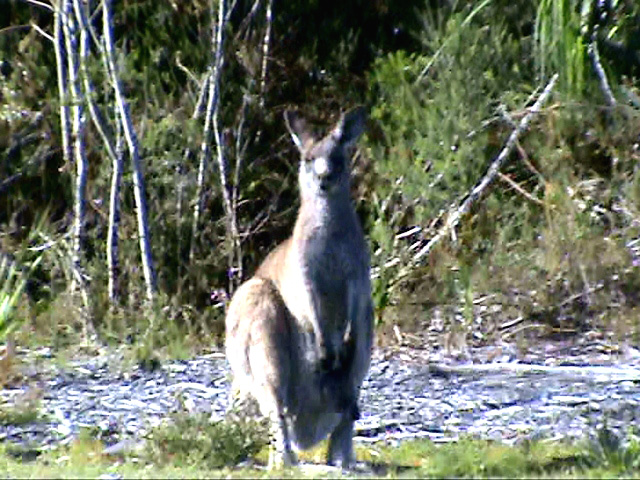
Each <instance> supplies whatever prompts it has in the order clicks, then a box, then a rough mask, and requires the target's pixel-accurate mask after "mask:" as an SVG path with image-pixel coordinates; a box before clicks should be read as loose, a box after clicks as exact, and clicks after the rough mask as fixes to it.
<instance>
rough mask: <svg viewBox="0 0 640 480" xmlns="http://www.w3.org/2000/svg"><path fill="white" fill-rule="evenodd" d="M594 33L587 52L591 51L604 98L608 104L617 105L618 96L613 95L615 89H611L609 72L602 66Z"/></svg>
mask: <svg viewBox="0 0 640 480" xmlns="http://www.w3.org/2000/svg"><path fill="white" fill-rule="evenodd" d="M595 31H597V29H596V30H594V34H593V37H592V39H591V42H590V43H589V48H588V49H587V52H588V53H589V58H591V62H592V63H593V69H594V70H595V72H596V76H597V77H598V82H599V83H600V90H602V93H603V94H604V98H605V99H606V101H607V105H609V106H610V107H615V106H616V105H617V103H618V102H617V101H616V97H615V96H614V95H613V91H612V90H611V86H610V85H609V80H607V74H606V72H605V71H604V68H603V67H602V63H601V62H600V54H599V53H598V42H597V39H596V34H595Z"/></svg>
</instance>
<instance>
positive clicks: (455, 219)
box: [413, 74, 558, 261]
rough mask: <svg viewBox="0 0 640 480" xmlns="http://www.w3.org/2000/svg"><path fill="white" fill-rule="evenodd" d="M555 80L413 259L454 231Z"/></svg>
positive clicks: (548, 93)
mask: <svg viewBox="0 0 640 480" xmlns="http://www.w3.org/2000/svg"><path fill="white" fill-rule="evenodd" d="M557 80H558V74H555V75H554V76H553V77H552V78H551V80H550V81H549V83H548V84H547V86H546V87H545V88H544V90H543V92H542V93H541V94H540V96H539V97H538V99H537V100H536V102H535V103H534V104H533V106H532V107H531V108H530V109H529V111H528V112H527V114H526V115H525V116H524V117H523V118H522V120H520V124H519V125H518V128H516V129H515V130H514V131H513V132H512V133H511V135H510V136H509V139H508V140H507V143H506V144H505V146H504V148H503V149H502V151H501V152H500V153H499V154H498V156H497V157H496V159H495V160H494V161H493V162H492V163H491V165H490V166H489V170H488V171H487V173H486V174H485V175H484V177H483V178H482V179H481V180H480V182H479V183H478V184H477V185H476V186H475V187H473V189H472V190H471V191H470V192H469V194H468V195H467V196H466V198H465V199H464V200H463V201H462V203H461V204H460V206H459V207H457V208H456V209H455V210H454V211H453V212H452V213H451V214H450V215H449V218H448V219H447V221H446V222H445V224H444V225H443V226H442V227H441V228H440V229H439V230H438V232H437V233H436V234H435V235H434V236H433V237H432V238H431V239H430V240H429V241H428V242H427V244H426V245H425V246H424V247H422V248H421V249H420V250H419V251H418V253H416V254H415V255H414V257H413V260H414V261H418V260H420V259H421V258H423V257H424V256H426V255H428V254H429V252H431V250H432V249H433V247H434V246H435V245H436V244H437V243H438V242H439V241H440V240H441V239H442V238H443V237H444V236H445V235H447V234H448V233H449V232H453V231H454V229H455V227H456V226H457V225H458V223H459V222H460V219H461V218H462V216H463V215H465V214H466V213H467V212H468V211H469V210H470V209H471V206H472V205H473V204H474V203H475V202H476V201H477V200H478V198H480V196H481V195H482V194H483V193H484V191H485V190H486V189H487V187H488V186H489V185H490V184H491V183H492V182H493V180H494V179H495V178H496V177H497V175H498V172H499V171H500V168H502V166H503V164H504V163H505V161H506V160H507V158H508V157H509V154H510V153H511V151H512V150H513V147H514V146H515V144H516V141H517V140H518V137H519V136H520V135H521V134H522V132H524V131H525V130H526V129H527V128H528V127H529V123H530V121H531V119H532V118H533V116H534V115H536V114H537V113H538V112H539V111H540V109H541V108H542V105H544V103H545V102H546V100H547V98H548V97H549V95H550V94H551V92H552V91H553V87H554V86H555V84H556V81H557Z"/></svg>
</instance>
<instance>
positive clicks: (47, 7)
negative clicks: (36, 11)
mask: <svg viewBox="0 0 640 480" xmlns="http://www.w3.org/2000/svg"><path fill="white" fill-rule="evenodd" d="M22 1H23V2H25V3H30V4H31V5H35V6H36V7H40V8H44V9H45V10H49V11H50V12H54V11H55V9H54V8H53V5H51V4H49V3H45V2H40V1H39V0H22Z"/></svg>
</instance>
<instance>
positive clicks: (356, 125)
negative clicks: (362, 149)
mask: <svg viewBox="0 0 640 480" xmlns="http://www.w3.org/2000/svg"><path fill="white" fill-rule="evenodd" d="M366 121H367V109H366V108H365V107H356V108H354V109H352V110H349V111H348V112H346V113H345V114H343V115H342V117H340V121H339V122H338V124H337V125H336V126H335V128H334V129H333V132H332V134H333V136H334V137H335V138H337V139H338V141H339V142H340V143H341V144H342V145H344V146H345V147H348V146H350V145H353V144H354V143H355V142H356V140H358V137H360V135H362V133H363V132H364V130H365V128H366Z"/></svg>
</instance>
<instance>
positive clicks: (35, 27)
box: [30, 22, 56, 44]
mask: <svg viewBox="0 0 640 480" xmlns="http://www.w3.org/2000/svg"><path fill="white" fill-rule="evenodd" d="M30 25H31V28H33V29H34V30H35V31H36V32H38V33H39V34H40V35H42V36H43V37H44V38H46V39H47V40H49V41H50V42H51V43H54V44H55V43H56V41H55V40H54V38H53V37H52V36H51V35H49V34H48V33H47V32H45V31H44V30H43V29H42V28H40V27H39V26H38V25H36V24H35V23H33V22H31V24H30Z"/></svg>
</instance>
